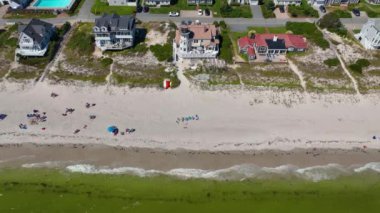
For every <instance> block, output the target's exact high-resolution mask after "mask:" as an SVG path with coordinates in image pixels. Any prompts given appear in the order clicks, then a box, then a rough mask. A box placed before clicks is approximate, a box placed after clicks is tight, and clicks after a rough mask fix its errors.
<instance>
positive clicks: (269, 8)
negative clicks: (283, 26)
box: [260, 0, 275, 18]
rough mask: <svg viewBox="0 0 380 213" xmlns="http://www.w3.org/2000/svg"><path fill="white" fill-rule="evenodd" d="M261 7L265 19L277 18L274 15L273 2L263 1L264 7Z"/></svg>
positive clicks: (269, 0) (270, 0) (271, 0)
mask: <svg viewBox="0 0 380 213" xmlns="http://www.w3.org/2000/svg"><path fill="white" fill-rule="evenodd" d="M260 7H261V11H262V13H263V16H264V18H273V17H275V16H274V13H273V10H274V9H275V5H274V3H273V0H263V1H262V5H261V6H260Z"/></svg>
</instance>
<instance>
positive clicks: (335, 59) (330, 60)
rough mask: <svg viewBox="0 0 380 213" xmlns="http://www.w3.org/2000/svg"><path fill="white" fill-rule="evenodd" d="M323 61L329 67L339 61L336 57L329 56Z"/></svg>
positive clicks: (337, 63)
mask: <svg viewBox="0 0 380 213" xmlns="http://www.w3.org/2000/svg"><path fill="white" fill-rule="evenodd" d="M323 63H324V64H326V65H327V66H329V67H335V66H338V65H339V63H340V62H339V59H338V58H329V59H326V60H324V61H323Z"/></svg>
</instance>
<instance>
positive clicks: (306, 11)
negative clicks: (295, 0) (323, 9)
mask: <svg viewBox="0 0 380 213" xmlns="http://www.w3.org/2000/svg"><path fill="white" fill-rule="evenodd" d="M288 11H289V13H290V14H291V16H292V17H298V16H302V17H315V18H318V17H319V15H318V11H316V10H315V9H314V8H313V7H311V6H310V5H309V4H308V3H307V2H306V0H302V2H301V5H300V6H296V5H289V6H288Z"/></svg>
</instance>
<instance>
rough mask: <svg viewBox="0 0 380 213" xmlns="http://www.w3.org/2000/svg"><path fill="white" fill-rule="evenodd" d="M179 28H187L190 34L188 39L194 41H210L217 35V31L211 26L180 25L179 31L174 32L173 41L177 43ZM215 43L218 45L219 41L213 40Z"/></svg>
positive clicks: (179, 35) (179, 33)
mask: <svg viewBox="0 0 380 213" xmlns="http://www.w3.org/2000/svg"><path fill="white" fill-rule="evenodd" d="M181 28H187V29H188V31H189V32H190V38H192V39H196V40H211V39H213V38H215V37H216V36H217V35H219V32H218V29H217V27H216V26H215V25H213V24H196V23H195V24H189V25H182V26H180V29H177V31H176V37H175V40H176V42H177V43H179V39H180V37H181V32H180V30H181ZM215 43H219V39H215Z"/></svg>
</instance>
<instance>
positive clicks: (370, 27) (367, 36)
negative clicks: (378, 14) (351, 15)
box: [355, 20, 380, 50]
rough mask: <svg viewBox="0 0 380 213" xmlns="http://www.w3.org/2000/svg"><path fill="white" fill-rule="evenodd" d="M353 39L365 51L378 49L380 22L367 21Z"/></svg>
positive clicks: (379, 47)
mask: <svg viewBox="0 0 380 213" xmlns="http://www.w3.org/2000/svg"><path fill="white" fill-rule="evenodd" d="M355 37H356V38H357V39H358V40H359V41H360V43H361V44H362V45H363V46H364V48H366V49H371V50H373V49H380V20H368V22H367V23H366V24H364V25H363V27H362V29H361V30H360V33H359V34H357V35H355Z"/></svg>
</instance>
